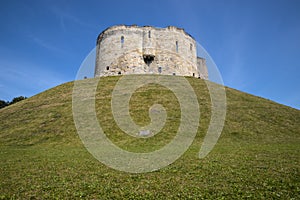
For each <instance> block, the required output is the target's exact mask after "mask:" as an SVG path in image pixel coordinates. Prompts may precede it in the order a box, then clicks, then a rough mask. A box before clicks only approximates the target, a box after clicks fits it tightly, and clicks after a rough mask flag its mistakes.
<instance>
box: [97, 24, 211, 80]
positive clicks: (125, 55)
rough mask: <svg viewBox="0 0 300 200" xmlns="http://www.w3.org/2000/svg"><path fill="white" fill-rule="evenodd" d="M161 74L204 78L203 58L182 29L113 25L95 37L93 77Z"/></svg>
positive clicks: (191, 38)
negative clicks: (198, 54) (198, 55)
mask: <svg viewBox="0 0 300 200" xmlns="http://www.w3.org/2000/svg"><path fill="white" fill-rule="evenodd" d="M120 74H163V75H179V76H194V77H199V78H203V79H208V72H207V67H206V64H205V59H203V58H200V57H197V48H196V42H195V40H194V39H193V37H192V36H191V35H189V34H188V33H186V32H185V31H184V29H181V28H177V27H174V26H168V27H166V28H155V27H152V26H143V27H139V26H136V25H132V26H125V25H119V26H113V27H109V28H107V29H106V30H104V31H103V32H102V33H100V35H99V36H98V38H97V47H96V67H95V77H99V76H114V75H120Z"/></svg>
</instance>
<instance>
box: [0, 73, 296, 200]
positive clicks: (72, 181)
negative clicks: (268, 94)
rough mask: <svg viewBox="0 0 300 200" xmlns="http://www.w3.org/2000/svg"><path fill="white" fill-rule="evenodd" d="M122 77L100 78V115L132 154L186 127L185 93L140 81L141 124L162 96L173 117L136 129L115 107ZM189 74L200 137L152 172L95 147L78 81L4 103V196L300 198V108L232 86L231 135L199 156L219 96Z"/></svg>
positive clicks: (135, 103)
mask: <svg viewBox="0 0 300 200" xmlns="http://www.w3.org/2000/svg"><path fill="white" fill-rule="evenodd" d="M118 78H119V77H107V78H102V79H100V82H99V85H98V90H97V94H96V99H97V100H96V111H97V116H98V120H99V123H100V124H101V127H102V128H103V129H104V131H105V132H106V134H107V136H108V137H109V138H110V139H111V140H112V141H113V142H114V143H115V144H117V145H118V146H120V147H122V148H124V149H126V150H128V151H132V152H150V151H153V150H156V149H159V148H161V147H162V146H164V145H165V144H167V143H168V142H169V141H170V140H171V139H172V138H173V137H174V136H175V134H176V130H177V127H178V125H179V118H180V110H179V108H178V107H179V106H178V105H179V104H178V102H177V99H176V98H175V97H174V95H173V94H172V93H171V92H170V91H168V90H167V89H166V88H164V87H162V86H158V85H149V86H148V87H142V88H140V89H138V90H137V91H136V93H135V94H134V95H133V96H132V98H131V101H130V107H131V110H130V114H131V115H132V117H133V119H134V121H135V122H136V123H137V124H139V125H146V124H147V123H149V122H150V118H149V116H148V109H149V107H150V106H151V105H152V104H153V103H161V104H163V105H164V106H165V108H166V110H167V113H168V118H167V122H166V126H165V127H164V128H163V130H162V131H161V132H160V133H158V134H157V135H156V136H154V137H151V138H149V139H137V138H133V137H130V136H128V135H126V134H124V133H123V132H122V131H121V130H120V129H119V128H118V127H117V125H116V123H115V122H114V120H113V116H112V113H111V108H110V105H111V104H110V100H111V92H112V89H113V88H114V85H115V84H116V82H117V81H118ZM174 78H176V77H174ZM84 81H86V82H87V84H88V82H89V81H92V80H84ZM188 81H189V82H190V84H191V85H192V86H193V88H194V90H195V92H196V94H197V97H198V101H199V105H200V111H201V119H200V122H199V124H200V125H199V129H198V132H197V136H196V138H195V140H194V142H193V144H192V145H191V146H190V148H189V150H188V151H187V152H186V153H185V154H184V155H183V156H182V157H181V158H180V159H178V160H177V161H175V162H174V163H173V164H171V165H169V166H167V167H166V168H163V169H160V170H158V171H155V172H151V173H144V174H130V173H125V172H120V171H116V170H114V169H111V168H108V167H106V166H105V165H104V164H102V163H100V162H99V161H97V160H96V159H95V158H93V156H92V155H91V154H89V153H88V152H87V150H86V149H85V148H84V146H83V144H82V143H81V140H80V139H79V137H78V135H77V133H76V129H75V125H74V122H73V117H72V89H73V83H72V82H70V83H66V84H63V85H60V86H57V87H55V88H52V89H50V90H47V91H45V92H43V93H41V94H38V95H36V96H34V97H31V98H29V99H26V100H23V101H21V102H19V103H16V104H14V105H11V106H8V107H6V108H3V109H1V110H0V169H1V170H0V199H47V198H48V199H53V198H54V199H76V198H77V199H79V198H87V199H124V198H126V199H166V198H167V199H299V198H300V178H299V177H300V111H299V110H296V109H293V108H290V107H287V106H283V105H280V104H277V103H275V102H272V101H269V100H266V99H263V98H259V97H255V96H252V95H249V94H245V93H242V92H240V91H237V90H234V89H230V88H226V95H227V106H228V107H227V115H226V121H225V126H224V129H223V132H222V135H221V137H220V139H219V141H218V143H217V145H216V146H215V148H214V149H213V151H212V152H211V153H210V154H209V155H208V156H207V157H205V158H204V159H199V158H198V153H199V149H200V147H201V144H202V141H203V138H204V136H205V133H206V131H207V128H208V125H209V120H210V115H211V110H210V106H211V103H210V98H209V93H208V90H207V88H206V84H205V82H204V81H203V80H200V79H194V78H188Z"/></svg>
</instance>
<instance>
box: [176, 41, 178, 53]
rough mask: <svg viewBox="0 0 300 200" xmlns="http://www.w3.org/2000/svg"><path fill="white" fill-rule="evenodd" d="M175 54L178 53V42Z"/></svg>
mask: <svg viewBox="0 0 300 200" xmlns="http://www.w3.org/2000/svg"><path fill="white" fill-rule="evenodd" d="M176 52H177V53H178V41H176Z"/></svg>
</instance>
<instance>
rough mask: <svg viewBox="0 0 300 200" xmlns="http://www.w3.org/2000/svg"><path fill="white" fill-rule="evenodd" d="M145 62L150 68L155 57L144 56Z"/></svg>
mask: <svg viewBox="0 0 300 200" xmlns="http://www.w3.org/2000/svg"><path fill="white" fill-rule="evenodd" d="M143 58H144V62H145V63H146V64H147V65H148V66H149V65H150V64H151V63H152V62H153V60H154V56H153V55H144V56H143Z"/></svg>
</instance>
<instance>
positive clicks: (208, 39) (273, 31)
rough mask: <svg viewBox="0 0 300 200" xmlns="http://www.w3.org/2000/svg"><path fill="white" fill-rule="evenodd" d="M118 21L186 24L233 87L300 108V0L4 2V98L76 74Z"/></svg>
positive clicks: (0, 84) (0, 62)
mask: <svg viewBox="0 0 300 200" xmlns="http://www.w3.org/2000/svg"><path fill="white" fill-rule="evenodd" d="M117 24H127V25H131V24H137V25H140V26H143V25H153V26H157V27H165V26H168V25H174V26H178V27H182V28H184V29H185V30H186V31H187V32H188V33H190V34H191V35H193V36H194V38H195V39H196V40H197V41H198V42H199V43H200V44H201V45H202V46H203V47H204V48H205V49H206V50H207V51H208V53H209V54H210V56H211V57H212V58H213V60H214V61H215V63H216V64H217V66H218V68H219V70H220V72H221V75H222V77H223V81H224V84H225V85H226V86H229V87H232V88H235V89H238V90H241V91H244V92H247V93H250V94H254V95H257V96H261V97H264V98H267V99H271V100H273V101H276V102H278V103H282V104H285V105H288V106H291V107H294V108H297V109H300V92H299V86H300V77H299V75H300V62H299V60H300V1H299V0H269V1H267V0H251V1H250V0H236V1H231V0H206V1H200V0H195V1H188V0H182V1H179V0H151V1H145V0H136V1H133V0H126V1H121V0H120V1H115V0H109V1H100V0H95V1H89V0H87V1H84V0H80V1H76V0H57V1H56V0H49V1H47V0H36V1H33V0H26V1H23V0H19V1H17V0H11V1H4V0H0V36H1V37H0V69H1V73H0V99H3V100H11V99H12V98H13V97H16V96H20V95H23V96H27V97H30V96H33V95H35V94H37V93H40V92H42V91H44V90H46V89H49V88H51V87H53V86H56V85H59V84H61V83H64V82H68V81H72V80H74V79H75V76H76V73H77V70H78V68H79V67H80V64H81V63H82V61H83V59H84V58H85V57H86V56H87V54H88V53H89V52H90V51H91V50H92V49H93V48H94V47H95V43H96V38H97V36H98V34H99V33H100V32H101V31H102V30H104V29H105V28H107V27H109V26H112V25H117Z"/></svg>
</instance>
